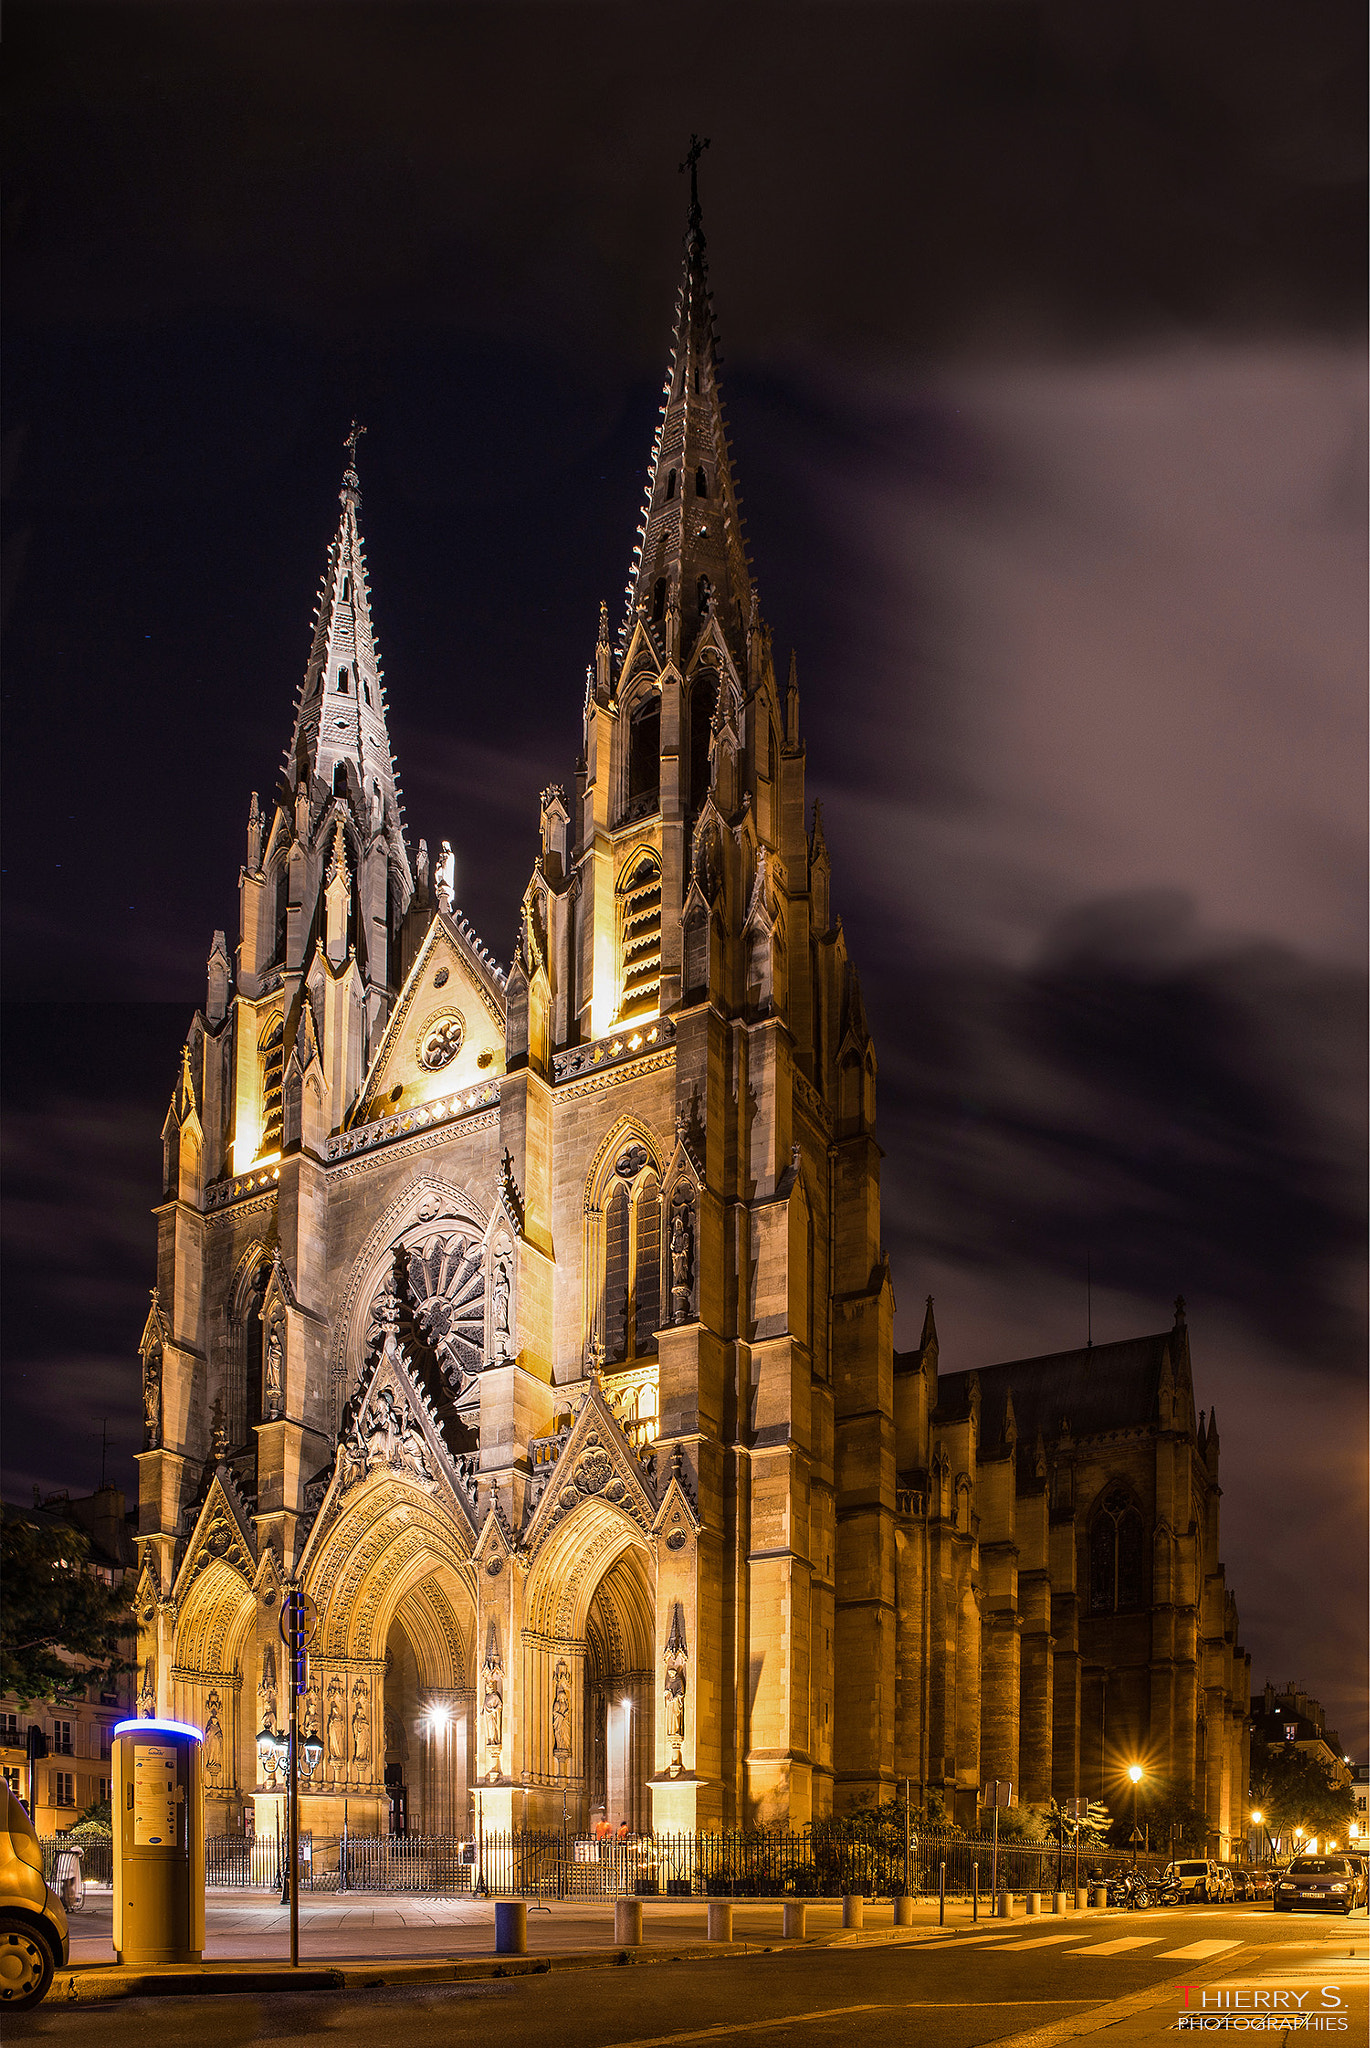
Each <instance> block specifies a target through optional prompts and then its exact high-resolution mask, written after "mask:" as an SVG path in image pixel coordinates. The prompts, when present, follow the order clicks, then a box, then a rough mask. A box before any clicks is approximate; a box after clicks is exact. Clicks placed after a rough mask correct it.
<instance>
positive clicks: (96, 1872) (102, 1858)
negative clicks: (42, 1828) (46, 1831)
mask: <svg viewBox="0 0 1370 2048" xmlns="http://www.w3.org/2000/svg"><path fill="white" fill-rule="evenodd" d="M39 1847H40V1848H41V1850H42V1851H43V1881H44V1883H45V1884H51V1883H52V1881H53V1872H54V1870H55V1869H56V1867H57V1858H58V1856H59V1854H60V1853H61V1851H62V1850H63V1849H79V1850H80V1851H81V1875H82V1876H83V1877H84V1878H85V1881H86V1883H87V1884H113V1882H114V1843H113V1842H112V1841H109V1840H106V1841H101V1840H100V1839H99V1837H98V1836H97V1837H95V1838H94V1839H92V1838H91V1837H90V1836H88V1835H42V1836H40V1837H39Z"/></svg>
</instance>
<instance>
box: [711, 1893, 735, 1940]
mask: <svg viewBox="0 0 1370 2048" xmlns="http://www.w3.org/2000/svg"><path fill="white" fill-rule="evenodd" d="M732 1938H733V1902H732V1900H731V1899H710V1901H709V1939H710V1941H731V1940H732Z"/></svg>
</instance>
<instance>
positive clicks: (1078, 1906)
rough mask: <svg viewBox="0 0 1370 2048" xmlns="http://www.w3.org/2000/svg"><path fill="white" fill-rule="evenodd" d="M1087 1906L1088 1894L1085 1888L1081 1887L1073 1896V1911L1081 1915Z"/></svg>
mask: <svg viewBox="0 0 1370 2048" xmlns="http://www.w3.org/2000/svg"><path fill="white" fill-rule="evenodd" d="M1088 1905H1089V1893H1088V1892H1087V1891H1086V1889H1085V1887H1084V1886H1083V1885H1081V1886H1080V1889H1079V1890H1078V1891H1077V1892H1076V1894H1075V1910H1076V1912H1077V1913H1083V1912H1084V1911H1085V1910H1086V1909H1087V1907H1088Z"/></svg>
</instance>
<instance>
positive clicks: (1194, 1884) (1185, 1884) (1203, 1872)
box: [1161, 1856, 1232, 1906]
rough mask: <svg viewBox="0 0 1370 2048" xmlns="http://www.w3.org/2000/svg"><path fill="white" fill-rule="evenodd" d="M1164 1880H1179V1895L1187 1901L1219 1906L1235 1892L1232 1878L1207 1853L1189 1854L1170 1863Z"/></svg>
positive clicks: (1188, 1903)
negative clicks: (1200, 1854) (1203, 1854)
mask: <svg viewBox="0 0 1370 2048" xmlns="http://www.w3.org/2000/svg"><path fill="white" fill-rule="evenodd" d="M1161 1882H1162V1884H1167V1883H1171V1882H1173V1883H1175V1884H1177V1885H1178V1886H1179V1888H1180V1899H1181V1901H1182V1903H1183V1904H1185V1905H1198V1904H1201V1903H1202V1904H1207V1905H1212V1906H1216V1905H1218V1904H1219V1903H1220V1902H1221V1901H1222V1900H1223V1899H1230V1898H1231V1896H1232V1880H1231V1878H1230V1877H1229V1876H1228V1875H1227V1873H1226V1871H1225V1870H1224V1869H1223V1867H1222V1865H1221V1864H1220V1863H1215V1862H1214V1861H1213V1860H1212V1858H1211V1857H1208V1856H1186V1857H1185V1858H1183V1860H1182V1861H1178V1862H1175V1863H1168V1864H1167V1865H1166V1867H1165V1870H1164V1871H1163V1872H1162V1874H1161Z"/></svg>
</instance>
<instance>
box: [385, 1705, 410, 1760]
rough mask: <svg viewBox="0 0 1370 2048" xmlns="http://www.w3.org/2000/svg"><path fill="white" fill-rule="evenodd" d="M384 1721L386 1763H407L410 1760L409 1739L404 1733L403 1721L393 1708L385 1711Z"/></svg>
mask: <svg viewBox="0 0 1370 2048" xmlns="http://www.w3.org/2000/svg"><path fill="white" fill-rule="evenodd" d="M384 1721H385V1756H386V1762H387V1763H389V1762H391V1761H392V1760H393V1761H394V1762H395V1763H397V1764H403V1763H407V1762H408V1760H409V1737H408V1736H407V1735H406V1734H405V1732H404V1723H403V1721H402V1720H401V1719H400V1717H399V1715H398V1714H397V1713H396V1712H395V1709H394V1708H393V1707H387V1708H386V1709H385V1714H384Z"/></svg>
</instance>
